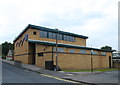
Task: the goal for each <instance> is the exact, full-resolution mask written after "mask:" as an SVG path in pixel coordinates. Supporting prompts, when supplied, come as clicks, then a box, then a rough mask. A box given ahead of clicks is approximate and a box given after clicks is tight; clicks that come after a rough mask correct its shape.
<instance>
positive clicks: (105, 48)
mask: <svg viewBox="0 0 120 85" xmlns="http://www.w3.org/2000/svg"><path fill="white" fill-rule="evenodd" d="M101 49H104V50H112V47H111V46H103V47H101Z"/></svg>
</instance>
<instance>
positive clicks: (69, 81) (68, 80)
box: [40, 74, 85, 85]
mask: <svg viewBox="0 0 120 85" xmlns="http://www.w3.org/2000/svg"><path fill="white" fill-rule="evenodd" d="M40 75H42V76H45V77H50V78H54V79H57V80H62V81H66V82H71V83H77V84H81V83H79V82H75V81H70V80H65V79H61V78H58V77H53V76H50V75H47V74H40ZM82 85H85V84H82Z"/></svg>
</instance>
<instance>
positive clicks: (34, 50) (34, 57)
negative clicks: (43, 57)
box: [32, 44, 36, 65]
mask: <svg viewBox="0 0 120 85" xmlns="http://www.w3.org/2000/svg"><path fill="white" fill-rule="evenodd" d="M32 46H33V58H32V64H34V65H35V62H36V60H35V59H36V44H33V45H32Z"/></svg>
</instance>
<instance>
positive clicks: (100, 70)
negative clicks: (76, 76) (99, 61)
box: [63, 68, 118, 72]
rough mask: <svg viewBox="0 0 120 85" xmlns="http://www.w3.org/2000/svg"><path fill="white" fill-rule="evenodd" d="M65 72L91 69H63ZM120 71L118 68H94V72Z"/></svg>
mask: <svg viewBox="0 0 120 85" xmlns="http://www.w3.org/2000/svg"><path fill="white" fill-rule="evenodd" d="M63 71H64V72H91V70H63ZM96 71H99V72H106V71H118V69H116V68H107V69H106V68H105V69H94V70H93V72H96Z"/></svg>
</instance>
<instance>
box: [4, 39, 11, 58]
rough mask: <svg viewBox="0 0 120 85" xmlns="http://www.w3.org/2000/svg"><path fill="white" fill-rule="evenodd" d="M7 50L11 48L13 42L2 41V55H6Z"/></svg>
mask: <svg viewBox="0 0 120 85" xmlns="http://www.w3.org/2000/svg"><path fill="white" fill-rule="evenodd" d="M9 50H13V44H12V43H8V42H7V41H5V42H4V43H2V56H3V57H4V56H7V53H8V51H9Z"/></svg>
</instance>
